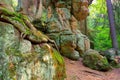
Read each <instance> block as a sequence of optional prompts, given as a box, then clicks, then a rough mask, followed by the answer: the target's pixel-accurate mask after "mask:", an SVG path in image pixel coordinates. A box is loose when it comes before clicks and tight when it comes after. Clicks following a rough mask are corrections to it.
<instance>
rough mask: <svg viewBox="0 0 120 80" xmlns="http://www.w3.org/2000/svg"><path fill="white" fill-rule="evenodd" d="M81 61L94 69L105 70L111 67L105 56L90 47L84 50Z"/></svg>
mask: <svg viewBox="0 0 120 80" xmlns="http://www.w3.org/2000/svg"><path fill="white" fill-rule="evenodd" d="M82 62H83V64H84V65H85V66H87V67H89V68H91V69H95V70H100V71H107V70H109V69H111V67H110V65H109V62H108V60H107V58H106V57H103V56H101V55H100V54H99V53H98V52H97V51H95V50H91V49H90V50H87V51H86V53H85V54H84V56H83V61H82Z"/></svg>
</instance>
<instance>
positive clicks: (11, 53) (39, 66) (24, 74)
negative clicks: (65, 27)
mask: <svg viewBox="0 0 120 80" xmlns="http://www.w3.org/2000/svg"><path fill="white" fill-rule="evenodd" d="M56 78H57V79H58V80H63V79H64V78H65V69H64V60H63V58H62V57H61V55H60V54H59V53H58V52H57V51H56V50H55V49H53V48H52V47H51V46H50V45H48V44H47V43H44V44H38V45H33V44H32V43H31V42H30V41H28V40H25V39H22V38H20V36H19V32H18V31H17V30H16V29H15V28H14V27H13V26H12V25H11V24H7V23H3V22H0V79H1V80H56Z"/></svg>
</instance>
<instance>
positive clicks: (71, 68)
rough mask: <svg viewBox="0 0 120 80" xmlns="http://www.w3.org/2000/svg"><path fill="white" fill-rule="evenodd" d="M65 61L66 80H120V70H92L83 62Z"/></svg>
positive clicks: (66, 59)
mask: <svg viewBox="0 0 120 80" xmlns="http://www.w3.org/2000/svg"><path fill="white" fill-rule="evenodd" d="M64 59H65V64H66V74H67V78H66V80H120V68H117V69H113V70H110V71H107V72H101V71H96V70H92V69H90V68H88V67H85V66H84V65H83V64H82V62H81V61H82V60H81V59H80V60H79V61H72V60H70V59H68V58H64Z"/></svg>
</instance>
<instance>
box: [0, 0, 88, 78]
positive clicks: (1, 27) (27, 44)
mask: <svg viewBox="0 0 120 80" xmlns="http://www.w3.org/2000/svg"><path fill="white" fill-rule="evenodd" d="M19 1H20V0H19ZM21 1H22V2H21V4H22V5H20V4H19V5H18V6H17V9H15V10H17V11H18V12H20V13H22V14H25V15H28V16H29V19H30V20H31V21H32V22H33V24H34V26H35V27H36V28H37V29H39V30H40V31H38V30H37V29H36V28H34V26H33V25H32V24H31V22H30V20H29V19H28V18H27V17H26V16H24V15H21V14H17V13H14V10H13V9H12V8H11V7H8V6H7V7H6V5H2V6H0V13H1V12H2V11H3V12H2V13H1V14H0V51H1V52H0V64H2V65H0V79H2V80H11V79H14V80H64V78H65V65H64V60H63V58H62V56H61V55H60V54H59V52H58V51H57V50H56V49H55V48H53V47H54V46H55V44H53V43H54V42H52V41H51V40H50V39H53V40H55V42H56V45H57V46H58V48H59V51H60V53H61V54H62V55H64V56H66V57H68V58H70V59H73V60H78V59H79V58H80V56H82V55H83V53H84V52H85V51H86V50H88V49H89V48H90V44H89V43H90V41H89V39H88V38H87V36H85V35H84V34H82V33H81V31H80V27H81V23H84V19H85V18H86V17H87V15H88V10H87V7H88V2H86V0H83V1H79V0H78V1H77V0H21ZM29 1H31V2H29ZM34 1H35V2H34ZM37 1H39V4H37ZM1 2H2V1H1ZM1 2H0V3H1ZM27 2H28V3H27ZM5 3H6V4H7V0H3V4H5ZM26 3H27V4H26ZM36 4H37V5H38V6H35V5H36ZM79 4H81V5H79ZM7 5H10V4H9V2H8V4H7ZM76 5H77V6H76ZM3 7H4V8H5V9H4V8H3ZM22 8H23V9H22ZM9 9H10V10H9ZM37 9H38V10H37ZM7 10H8V11H7ZM79 11H80V12H79ZM76 12H78V13H76ZM41 31H42V32H43V33H44V34H43V33H41ZM46 35H47V36H46ZM49 38H50V39H49ZM49 42H50V43H49Z"/></svg>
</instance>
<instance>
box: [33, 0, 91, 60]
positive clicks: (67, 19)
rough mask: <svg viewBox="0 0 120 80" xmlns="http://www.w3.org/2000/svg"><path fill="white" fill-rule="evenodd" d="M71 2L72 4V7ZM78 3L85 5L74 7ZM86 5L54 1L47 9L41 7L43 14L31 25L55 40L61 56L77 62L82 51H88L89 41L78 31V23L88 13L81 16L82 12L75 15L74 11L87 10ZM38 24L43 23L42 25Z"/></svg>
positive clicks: (85, 2) (84, 2)
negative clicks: (84, 7) (83, 8)
mask: <svg viewBox="0 0 120 80" xmlns="http://www.w3.org/2000/svg"><path fill="white" fill-rule="evenodd" d="M72 2H74V5H73V4H72ZM51 3H52V2H49V3H46V5H49V4H51ZM79 3H81V4H85V5H79V6H75V5H78V4H79ZM87 5H88V2H87V1H83V2H82V1H74V0H73V1H68V0H66V1H56V3H54V4H51V5H49V6H47V7H46V6H44V5H43V8H42V10H43V13H42V14H41V17H40V18H39V19H40V20H39V19H37V20H34V21H33V23H34V24H35V26H36V27H37V28H38V29H40V30H42V31H43V32H44V33H45V34H47V35H48V36H49V37H50V38H51V39H53V40H55V42H56V44H57V46H58V47H59V50H60V53H61V54H62V55H64V56H66V57H68V58H70V59H74V60H78V59H79V58H80V56H82V55H83V53H84V51H86V50H88V49H90V41H89V39H88V38H87V36H85V35H84V34H82V33H81V31H80V29H79V28H80V27H81V25H80V24H79V21H81V20H82V21H83V20H84V19H85V18H86V17H87V15H88V11H86V10H85V11H84V15H83V13H82V12H83V11H81V12H79V13H77V12H76V11H75V9H78V11H80V9H81V7H82V6H86V9H87V7H88V6H87ZM53 6H54V7H53ZM72 7H74V9H72ZM72 13H73V14H72ZM85 14H86V15H85ZM82 15H83V17H82ZM76 18H77V19H76ZM78 18H79V19H78ZM38 20H39V21H38ZM46 21H47V22H46ZM39 23H43V24H44V25H41V24H39Z"/></svg>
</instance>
